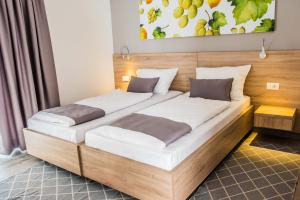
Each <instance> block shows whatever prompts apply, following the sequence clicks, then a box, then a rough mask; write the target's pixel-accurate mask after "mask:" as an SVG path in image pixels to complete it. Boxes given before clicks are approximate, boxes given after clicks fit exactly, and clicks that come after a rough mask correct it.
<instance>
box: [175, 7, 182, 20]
mask: <svg viewBox="0 0 300 200" xmlns="http://www.w3.org/2000/svg"><path fill="white" fill-rule="evenodd" d="M183 13H184V10H183V8H182V7H177V8H175V10H174V12H173V16H174V17H175V18H176V19H177V18H179V17H181V16H182V15H183Z"/></svg>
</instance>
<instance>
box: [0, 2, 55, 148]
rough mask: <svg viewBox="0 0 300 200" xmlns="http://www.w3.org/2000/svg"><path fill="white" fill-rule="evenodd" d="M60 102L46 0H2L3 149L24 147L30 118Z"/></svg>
mask: <svg viewBox="0 0 300 200" xmlns="http://www.w3.org/2000/svg"><path fill="white" fill-rule="evenodd" d="M58 105H59V94H58V86H57V78H56V72H55V65H54V59H53V53H52V46H51V40H50V33H49V27H48V22H47V17H46V11H45V5H44V1H43V0H0V134H1V139H0V141H2V148H0V151H1V152H0V153H1V154H10V153H11V152H12V151H13V149H15V148H21V149H22V150H24V149H25V142H24V137H23V132H22V129H23V128H24V127H26V122H27V119H28V118H30V117H31V116H32V115H33V114H34V113H36V112H37V111H39V110H42V109H46V108H50V107H55V106H58Z"/></svg>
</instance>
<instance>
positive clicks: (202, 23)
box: [195, 19, 207, 31]
mask: <svg viewBox="0 0 300 200" xmlns="http://www.w3.org/2000/svg"><path fill="white" fill-rule="evenodd" d="M206 24H207V21H206V20H205V19H200V20H199V21H198V22H197V24H196V26H195V31H199V30H200V29H201V28H204V27H205V26H206Z"/></svg>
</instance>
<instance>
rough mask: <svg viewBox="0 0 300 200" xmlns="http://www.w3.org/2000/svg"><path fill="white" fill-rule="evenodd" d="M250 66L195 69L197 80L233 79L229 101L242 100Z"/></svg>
mask: <svg viewBox="0 0 300 200" xmlns="http://www.w3.org/2000/svg"><path fill="white" fill-rule="evenodd" d="M250 69H251V65H244V66H239V67H216V68H206V67H200V68H197V69H196V77H197V79H228V78H233V82H232V88H231V93H230V96H231V99H232V100H242V99H243V96H244V85H245V81H246V78H247V75H248V73H249V71H250Z"/></svg>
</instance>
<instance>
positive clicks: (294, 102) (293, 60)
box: [114, 50, 300, 133]
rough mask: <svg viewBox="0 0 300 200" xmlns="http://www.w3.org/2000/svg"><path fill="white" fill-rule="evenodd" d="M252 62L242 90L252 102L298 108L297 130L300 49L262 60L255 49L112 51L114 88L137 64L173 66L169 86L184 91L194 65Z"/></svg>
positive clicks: (273, 53)
mask: <svg viewBox="0 0 300 200" xmlns="http://www.w3.org/2000/svg"><path fill="white" fill-rule="evenodd" d="M245 64H252V69H251V71H250V73H249V75H248V78H247V80H246V84H245V94H246V95H248V96H250V97H251V99H252V103H253V104H254V105H256V106H257V105H261V104H267V105H274V106H292V107H296V108H298V114H297V120H296V124H295V128H294V129H295V132H299V133H300V50H297V51H270V52H268V57H267V58H266V59H264V60H261V59H259V57H258V52H257V51H255V52H254V51H251V52H203V53H161V54H133V55H131V56H130V59H129V60H127V59H124V60H123V59H122V56H120V55H117V54H116V55H114V72H115V84H116V88H123V89H124V88H126V87H127V84H128V83H126V82H122V76H123V75H135V71H136V69H138V68H173V67H178V68H179V72H178V75H177V77H176V79H175V80H174V82H173V84H172V86H171V88H172V89H174V90H180V91H188V90H189V78H190V77H192V78H193V77H195V68H196V67H197V66H198V67H218V66H238V65H245ZM267 82H278V83H280V90H279V91H270V90H266V84H267Z"/></svg>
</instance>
